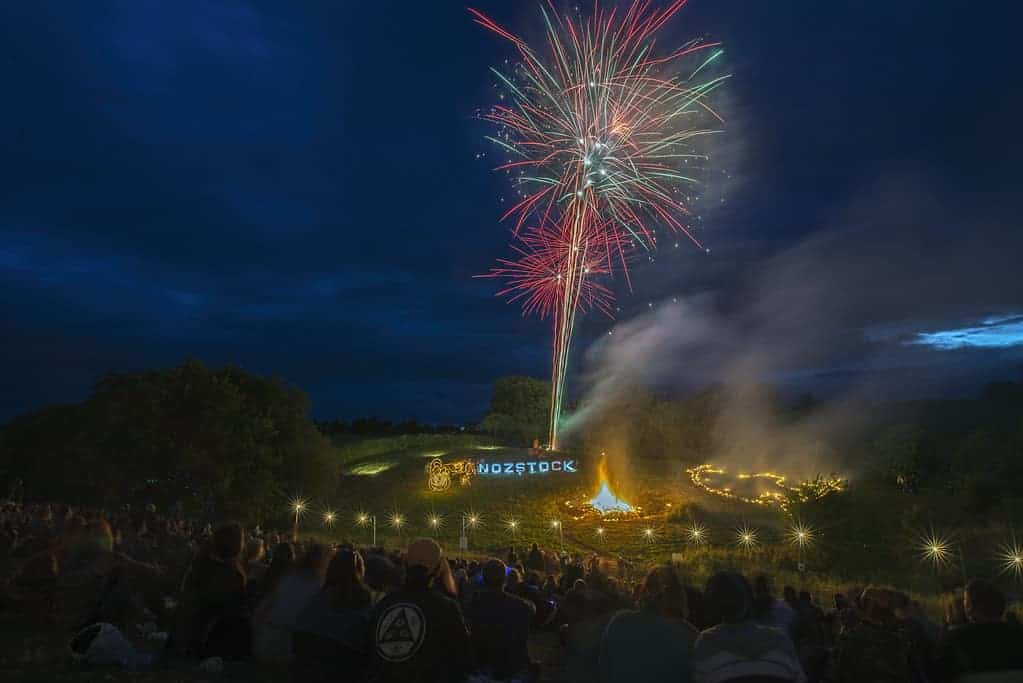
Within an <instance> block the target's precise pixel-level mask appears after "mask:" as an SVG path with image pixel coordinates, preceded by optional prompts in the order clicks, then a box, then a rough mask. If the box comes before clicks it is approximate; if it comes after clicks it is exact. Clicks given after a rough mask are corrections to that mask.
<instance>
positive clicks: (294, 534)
mask: <svg viewBox="0 0 1023 683" xmlns="http://www.w3.org/2000/svg"><path fill="white" fill-rule="evenodd" d="M291 510H292V512H294V513H295V524H294V526H292V528H291V540H292V541H297V540H298V518H299V517H301V516H302V513H303V512H305V500H303V499H302V498H296V499H295V500H293V501H291Z"/></svg>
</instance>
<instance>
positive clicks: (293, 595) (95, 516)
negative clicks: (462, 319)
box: [0, 504, 1023, 683]
mask: <svg viewBox="0 0 1023 683" xmlns="http://www.w3.org/2000/svg"><path fill="white" fill-rule="evenodd" d="M500 555H501V557H500V558H497V557H495V558H491V559H488V560H472V559H464V558H446V557H445V555H444V552H443V550H442V548H441V546H440V545H439V544H438V543H437V542H435V541H434V540H432V539H428V538H421V539H416V540H414V541H412V542H411V543H409V544H408V546H407V548H404V549H402V550H400V551H399V550H395V549H390V550H387V549H383V548H358V547H356V546H354V545H352V544H340V545H337V546H332V547H331V546H326V545H322V544H319V543H315V542H311V541H310V542H304V543H299V542H295V541H294V539H291V538H289V537H288V536H287V535H281V534H279V533H273V532H267V531H264V530H262V529H259V528H256V529H252V530H245V529H243V528H242V527H241V526H240V525H238V524H233V523H227V524H222V525H219V526H217V527H215V528H214V527H212V526H211V525H200V524H194V523H192V522H189V521H188V520H183V519H177V518H175V517H167V516H162V515H160V514H157V512H156V510H155V508H153V507H152V506H147V507H143V508H141V509H139V510H125V511H122V512H120V513H118V514H116V515H109V514H103V513H101V512H99V511H82V510H75V509H72V508H71V507H68V506H63V505H28V506H22V505H17V504H7V505H5V506H3V507H2V508H0V570H2V572H3V577H4V584H3V589H2V593H0V610H2V611H3V612H7V613H11V614H16V615H17V616H18V618H23V619H26V620H32V621H33V623H38V624H40V627H43V625H48V627H49V628H66V629H67V633H68V638H69V641H68V642H69V649H70V652H71V654H72V657H73V658H74V659H76V660H77V661H78V662H79V665H81V666H106V665H112V666H120V667H124V668H128V669H136V670H145V669H150V668H154V667H180V668H181V669H183V670H184V669H188V668H189V667H201V668H202V669H203V670H205V671H215V670H218V669H220V668H223V667H224V666H230V665H232V664H231V663H233V662H246V661H249V662H253V661H254V662H259V663H265V664H267V665H273V666H276V667H278V669H277V670H279V671H281V673H282V676H284V675H285V673H284V672H287V675H290V677H291V678H292V680H294V681H297V682H306V681H309V682H314V681H321V680H322V681H326V680H338V679H339V678H340V679H341V680H350V681H360V680H367V681H378V682H380V683H388V682H392V681H393V682H394V683H398V682H401V683H406V682H408V683H415V682H421V683H433V682H440V683H443V682H446V681H522V682H525V681H539V680H565V681H587V682H590V681H600V682H607V683H616V682H618V681H628V683H644V682H647V681H649V682H651V683H653V682H659V681H664V682H668V681H672V682H675V683H677V682H680V681H681V682H684V681H693V682H694V683H724V682H727V681H732V682H734V683H740V682H747V683H752V682H758V681H759V682H781V681H811V682H815V681H820V682H826V681H831V682H834V683H864V682H871V683H887V682H889V681H891V682H895V681H906V682H912V683H921V682H928V681H933V682H936V683H940V682H942V681H963V682H966V681H972V680H1023V628H1021V626H1020V624H1019V623H1017V622H1016V621H1015V618H1014V617H1013V616H1012V614H1011V613H1010V612H1008V611H1007V609H1006V608H1007V605H1006V599H1005V597H1004V596H1003V594H1002V593H1001V592H1000V591H999V590H998V588H997V587H996V586H994V585H993V584H992V583H990V582H988V581H984V580H979V579H976V580H973V581H970V582H969V583H968V584H967V585H966V586H965V587H964V588H963V590H962V591H961V593H960V595H958V596H956V597H954V598H952V599H950V600H949V601H948V609H947V610H946V614H945V617H944V619H943V620H940V621H939V620H933V619H931V618H929V617H928V615H927V614H925V613H924V610H922V609H921V607H920V606H919V605H918V604H916V603H914V602H913V601H912V600H911V599H910V598H909V597H908V596H907V595H905V594H904V593H901V592H898V591H895V590H891V589H887V588H882V587H855V588H850V589H849V590H848V591H846V592H844V593H840V594H836V595H834V596H831V598H830V599H829V600H828V603H829V604H827V605H825V604H823V603H822V602H821V601H819V600H818V599H817V598H815V596H813V595H811V594H810V593H809V592H807V591H796V590H795V589H794V588H792V587H789V586H786V587H784V588H783V589H782V591H781V592H780V594H776V592H775V587H774V586H773V585H772V580H771V578H770V577H768V576H764V575H758V576H754V577H752V578H751V579H748V578H747V577H745V576H743V575H741V574H739V573H734V572H719V573H717V574H714V575H713V576H711V577H710V578H709V579H708V580H707V581H706V583H705V585H703V586H702V587H696V586H693V585H691V583H687V582H686V580H685V567H684V566H677V565H675V566H673V565H661V566H656V567H653V568H650V569H649V570H648V571H646V572H643V573H641V574H640V575H639V576H637V575H636V574H637V573H636V572H635V571H634V570H633V569H632V568H631V567H629V566H628V564H627V563H626V562H624V561H620V562H619V561H615V560H608V559H604V558H599V557H597V556H596V555H591V556H589V557H580V556H572V555H567V554H559V553H556V552H553V551H545V550H543V549H541V548H539V547H538V546H537V545H535V544H534V545H533V546H532V547H531V548H529V549H528V550H526V549H515V548H511V549H507V551H506V552H501V553H500ZM541 639H545V642H550V643H553V644H554V647H553V648H552V649H551V653H552V654H551V656H549V657H545V658H544V661H542V662H541V661H537V659H536V649H537V648H536V647H535V645H536V643H537V642H538V641H539V640H541ZM996 672H997V673H996ZM1012 672H1015V673H1012ZM980 676H986V678H978V677H980ZM992 676H996V678H992ZM1012 676H1016V678H1012Z"/></svg>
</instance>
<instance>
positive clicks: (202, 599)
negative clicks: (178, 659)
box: [173, 523, 251, 659]
mask: <svg viewBox="0 0 1023 683" xmlns="http://www.w3.org/2000/svg"><path fill="white" fill-rule="evenodd" d="M244 549H245V534H244V532H243V531H242V528H241V526H240V525H238V524H234V523H230V524H224V525H223V526H221V527H219V528H218V529H217V530H216V531H215V532H214V533H213V536H212V537H211V538H210V540H209V542H208V543H207V544H206V547H205V548H203V550H201V551H200V552H199V554H198V555H197V556H196V558H195V560H193V562H192V565H191V567H189V569H188V572H187V574H186V575H185V580H184V584H183V586H182V589H181V600H180V601H179V607H178V615H177V622H178V623H177V628H176V630H175V633H174V638H173V648H174V649H175V650H177V651H178V652H179V653H180V654H194V655H198V656H200V657H202V658H206V657H214V656H216V657H221V658H223V659H242V658H244V657H246V656H248V655H249V653H250V651H251V637H250V626H249V619H248V614H247V610H246V598H245V596H246V592H245V591H246V585H247V581H246V577H245V568H244V567H243V566H242V551H243V550H244Z"/></svg>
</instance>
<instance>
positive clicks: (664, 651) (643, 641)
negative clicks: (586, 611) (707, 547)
mask: <svg viewBox="0 0 1023 683" xmlns="http://www.w3.org/2000/svg"><path fill="white" fill-rule="evenodd" d="M686 613H687V609H686V593H685V590H684V589H683V587H682V584H681V582H680V581H679V580H678V577H677V576H676V575H675V572H674V571H673V570H672V568H671V567H670V566H662V567H657V568H655V569H653V570H651V571H650V573H649V574H647V577H646V580H645V581H644V582H643V589H642V592H641V594H640V608H639V610H623V611H620V612H616V613H615V614H614V615H613V616H612V617H611V619H610V621H608V623H607V625H606V626H605V627H604V629H603V633H602V635H601V638H600V645H599V647H598V651H597V662H596V665H597V669H598V676H597V679H598V680H600V681H608V682H609V683H619V682H622V683H626V682H627V683H687V681H689V680H690V677H689V664H690V657H691V653H692V649H693V643H694V642H695V640H696V637H697V631H696V629H695V628H694V627H693V626H692V625H691V624H690V623H689V622H688V621H686Z"/></svg>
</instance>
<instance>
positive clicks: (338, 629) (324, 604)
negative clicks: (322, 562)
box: [291, 548, 372, 683]
mask: <svg viewBox="0 0 1023 683" xmlns="http://www.w3.org/2000/svg"><path fill="white" fill-rule="evenodd" d="M365 574H366V568H365V564H364V562H363V559H362V555H360V554H359V553H358V551H356V550H353V549H351V548H343V549H341V550H340V551H338V553H337V554H336V555H335V556H334V559H332V560H331V561H330V565H329V566H328V567H327V578H326V580H325V582H324V585H323V589H322V590H321V591H320V592H319V593H317V594H316V595H314V596H313V597H312V598H310V600H309V601H308V602H307V603H306V605H305V607H304V608H302V610H301V611H300V612H299V613H298V617H296V619H295V630H294V633H293V635H292V643H293V647H294V651H295V657H294V659H293V660H292V664H291V673H292V680H294V681H302V682H303V683H316V682H317V681H323V682H324V683H326V681H333V680H335V679H336V678H337V677H338V672H344V676H345V678H347V679H350V680H356V681H357V680H362V676H363V675H364V674H365V672H366V668H367V666H368V664H369V653H368V652H367V650H366V641H367V638H368V630H369V610H370V607H371V606H372V602H371V600H372V597H371V595H370V589H369V587H367V586H366V584H365V583H364V581H363V579H364V577H365Z"/></svg>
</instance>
